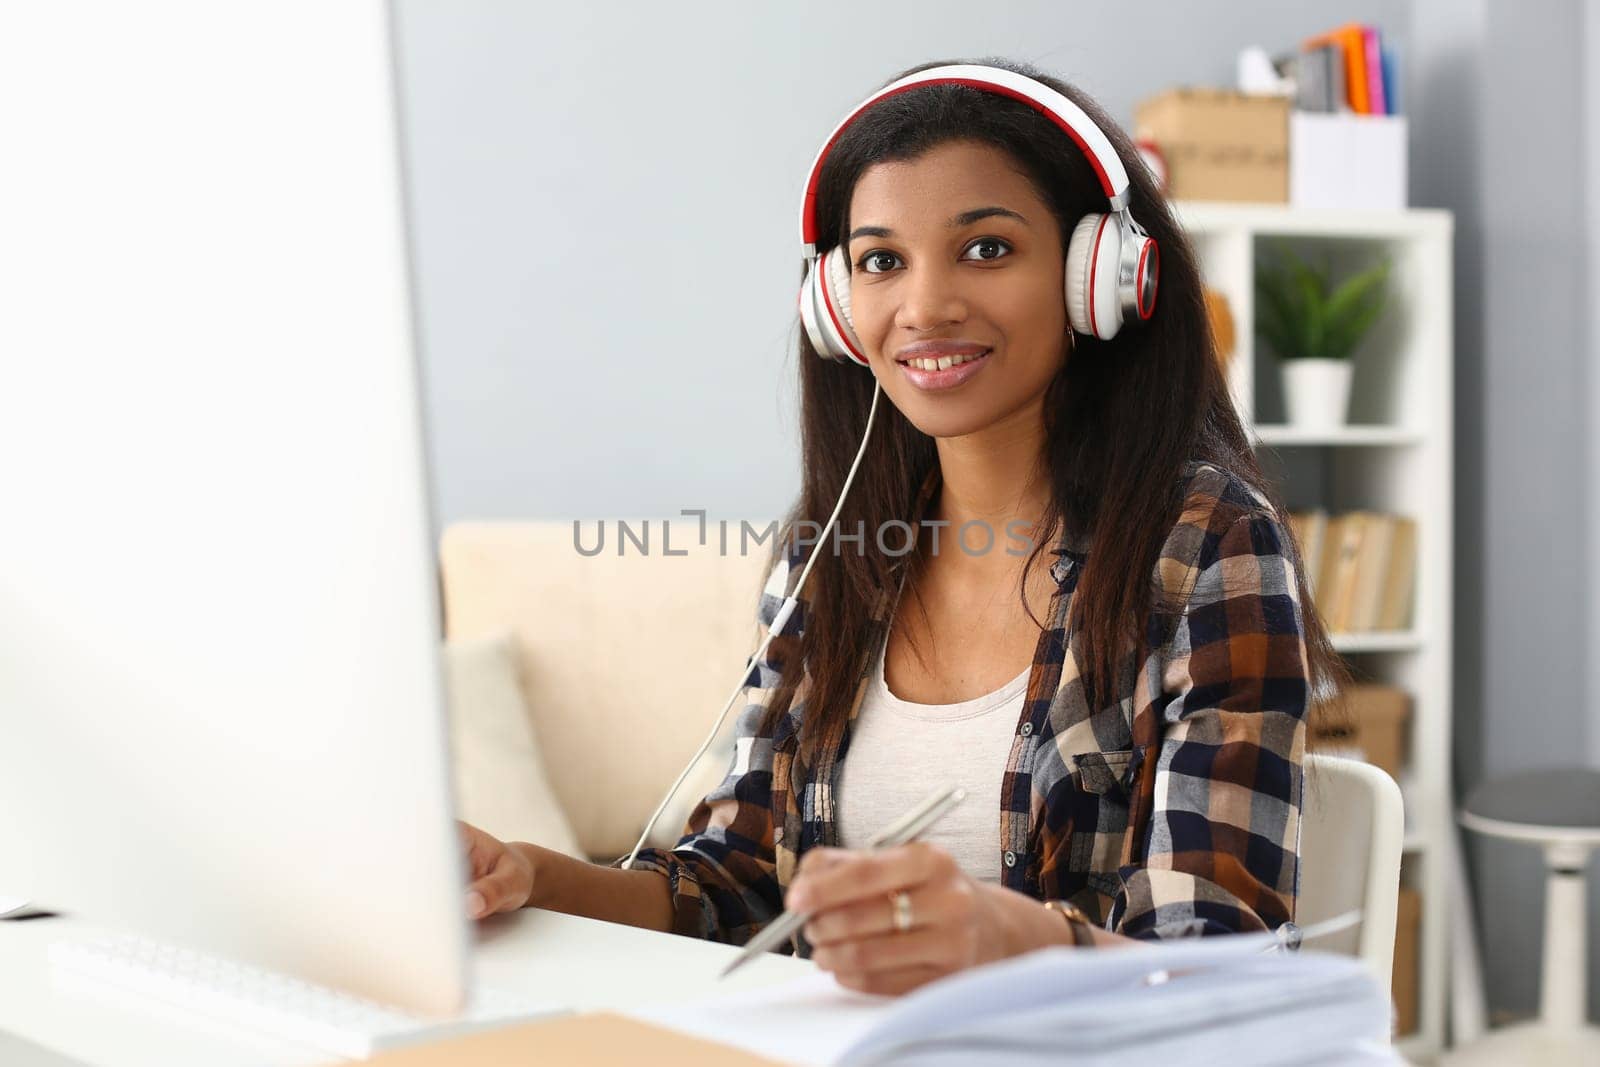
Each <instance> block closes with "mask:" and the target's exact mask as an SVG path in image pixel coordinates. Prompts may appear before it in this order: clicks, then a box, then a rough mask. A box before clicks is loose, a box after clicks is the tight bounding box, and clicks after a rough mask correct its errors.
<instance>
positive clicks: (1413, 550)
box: [1377, 515, 1417, 630]
mask: <svg viewBox="0 0 1600 1067" xmlns="http://www.w3.org/2000/svg"><path fill="white" fill-rule="evenodd" d="M1389 556H1390V562H1389V577H1388V579H1387V581H1386V583H1385V586H1384V593H1383V603H1382V605H1381V606H1380V607H1379V609H1378V624H1377V625H1378V629H1380V630H1406V629H1410V627H1411V602H1412V599H1413V595H1412V594H1413V592H1414V591H1415V589H1416V581H1417V521H1416V520H1415V519H1410V518H1406V517H1405V516H1404V515H1398V516H1396V517H1395V526H1394V544H1393V545H1392V546H1391V548H1390V553H1389Z"/></svg>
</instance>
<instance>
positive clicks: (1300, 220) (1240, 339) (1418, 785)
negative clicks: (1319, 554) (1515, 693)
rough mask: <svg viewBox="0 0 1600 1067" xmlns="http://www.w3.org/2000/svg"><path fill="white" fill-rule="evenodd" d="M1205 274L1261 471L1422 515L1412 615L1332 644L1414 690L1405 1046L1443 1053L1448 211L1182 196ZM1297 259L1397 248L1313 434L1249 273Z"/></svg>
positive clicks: (1295, 495)
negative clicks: (1414, 900) (1287, 406)
mask: <svg viewBox="0 0 1600 1067" xmlns="http://www.w3.org/2000/svg"><path fill="white" fill-rule="evenodd" d="M1175 209H1176V211H1177V215H1178V219H1179V222H1180V223H1182V225H1183V226H1184V228H1185V230H1186V231H1187V232H1188V233H1189V235H1190V237H1191V239H1192V240H1193V242H1194V245H1195V249H1196V252H1197V254H1198V256H1199V259H1200V265H1201V270H1202V273H1203V275H1204V277H1205V282H1206V284H1207V285H1208V286H1209V287H1211V288H1212V289H1215V290H1219V291H1220V292H1221V293H1222V294H1223V295H1224V296H1225V297H1226V298H1227V302H1228V306H1229V310H1230V312H1231V313H1232V316H1233V319H1234V329H1235V336H1236V341H1235V346H1234V351H1233V354H1232V356H1231V360H1230V363H1229V368H1228V370H1229V382H1230V385H1231V387H1232V390H1233V394H1234V399H1235V401H1236V402H1237V404H1238V407H1239V411H1240V413H1241V415H1242V416H1243V417H1244V420H1245V424H1246V426H1247V427H1248V428H1249V430H1250V432H1251V434H1252V437H1253V439H1254V440H1255V441H1256V442H1257V457H1258V458H1259V459H1260V460H1261V462H1262V465H1263V467H1264V469H1266V470H1267V472H1268V473H1269V474H1272V475H1274V477H1276V478H1278V479H1279V485H1280V489H1281V491H1282V492H1283V494H1284V496H1285V498H1286V500H1287V502H1288V504H1289V506H1290V507H1291V508H1292V509H1294V510H1302V509H1308V508H1311V507H1315V506H1319V505H1320V506H1323V507H1326V508H1328V510H1329V511H1330V513H1337V512H1342V511H1347V510H1354V509H1357V508H1366V509H1372V510H1377V511H1390V512H1395V513H1399V514H1403V515H1409V516H1411V517H1412V518H1415V519H1416V520H1417V573H1416V580H1417V586H1416V591H1415V599H1414V608H1413V616H1412V618H1413V625H1412V627H1411V628H1410V629H1408V630H1405V631H1401V632H1383V633H1351V634H1340V635H1336V636H1335V638H1334V644H1335V647H1336V648H1337V649H1338V650H1339V651H1340V653H1341V654H1343V655H1344V656H1345V657H1346V658H1347V660H1348V661H1349V663H1350V664H1351V667H1352V668H1353V670H1354V671H1355V673H1356V676H1357V678H1358V679H1363V680H1372V681H1380V682H1384V683H1386V684H1392V685H1397V686H1401V687H1403V688H1405V689H1406V690H1407V691H1408V692H1409V693H1410V694H1411V697H1412V714H1411V719H1410V722H1409V724H1408V725H1409V736H1408V738H1407V751H1408V757H1407V758H1408V767H1407V770H1406V773H1405V774H1403V775H1402V779H1403V781H1402V784H1403V786H1404V789H1405V799H1406V809H1407V828H1406V829H1407V832H1406V839H1405V851H1406V854H1405V858H1404V862H1403V867H1402V874H1401V878H1402V882H1403V884H1405V885H1407V886H1410V887H1412V888H1414V889H1416V890H1418V891H1419V892H1420V894H1421V899H1422V922H1421V937H1420V943H1419V946H1418V949H1419V952H1418V955H1419V964H1418V971H1419V975H1418V980H1419V989H1418V1029H1417V1030H1416V1031H1415V1032H1414V1033H1412V1034H1409V1035H1402V1036H1401V1038H1400V1039H1399V1042H1398V1047H1399V1049H1400V1051H1401V1053H1402V1054H1404V1055H1405V1056H1406V1057H1407V1058H1409V1059H1413V1060H1430V1059H1432V1058H1434V1057H1435V1056H1437V1055H1438V1053H1439V1052H1440V1051H1441V1049H1442V1046H1443V1041H1444V1033H1445V1007H1446V992H1447V990H1446V986H1447V983H1448V975H1449V969H1448V968H1449V961H1448V954H1447V947H1448V946H1447V936H1448V931H1449V929H1450V923H1449V912H1448V909H1449V904H1450V892H1449V888H1450V883H1449V877H1450V872H1449V870H1448V869H1447V867H1446V857H1447V856H1448V855H1449V852H1448V850H1447V849H1445V848H1444V847H1443V843H1444V842H1445V841H1446V840H1447V838H1446V835H1447V834H1449V833H1450V832H1451V829H1452V823H1451V821H1450V820H1451V818H1452V802H1451V793H1450V777H1449V775H1450V736H1451V709H1452V703H1451V695H1450V694H1451V690H1450V685H1451V655H1452V652H1451V619H1452V610H1453V604H1452V600H1453V596H1452V590H1451V551H1452V546H1453V544H1454V533H1453V529H1452V527H1453V510H1452V508H1453V500H1452V471H1453V467H1454V461H1453V455H1454V443H1453V438H1452V432H1453V430H1452V425H1451V412H1452V407H1451V393H1452V388H1453V386H1452V379H1453V373H1452V369H1453V365H1454V352H1453V340H1452V326H1451V324H1452V299H1453V296H1452V292H1453V285H1452V281H1451V242H1452V239H1453V231H1454V226H1453V219H1452V216H1451V214H1450V213H1449V212H1448V211H1440V210H1408V211H1399V212H1370V211H1359V212H1355V211H1349V212H1347V211H1305V210H1297V209H1293V208H1289V207H1287V206H1280V205H1256V204H1223V203H1201V202H1197V201H1179V202H1177V203H1176V204H1175ZM1280 240H1281V241H1284V242H1286V243H1287V244H1289V245H1290V246H1291V247H1292V248H1293V249H1294V250H1295V252H1296V254H1298V255H1301V256H1302V257H1304V256H1306V255H1312V256H1315V257H1318V258H1319V259H1320V258H1321V257H1323V256H1327V257H1328V260H1329V261H1330V262H1331V263H1332V264H1333V265H1334V267H1335V269H1336V270H1337V271H1339V272H1340V275H1341V276H1343V275H1344V274H1345V273H1346V272H1347V271H1349V270H1352V269H1355V268H1358V267H1360V266H1364V265H1367V264H1370V263H1372V262H1374V261H1375V260H1376V259H1377V258H1378V257H1379V256H1388V257H1390V259H1391V260H1392V262H1393V270H1392V272H1391V274H1390V288H1389V304H1388V307H1387V308H1386V310H1385V312H1384V314H1383V315H1382V317H1381V318H1380V319H1379V321H1378V323H1377V324H1376V325H1375V327H1374V328H1373V330H1372V332H1371V333H1370V334H1369V336H1368V337H1367V338H1366V339H1365V340H1364V341H1363V342H1362V345H1361V347H1360V348H1359V349H1358V350H1357V352H1356V353H1355V355H1354V357H1353V358H1354V363H1355V366H1354V372H1353V382H1352V387H1351V403H1350V424H1349V425H1348V426H1346V427H1344V428H1342V429H1340V430H1337V431H1334V432H1331V433H1329V432H1318V433H1307V432H1304V431H1301V430H1299V429H1297V428H1295V427H1293V426H1290V425H1287V420H1286V418H1285V413H1284V405H1283V401H1282V394H1281V389H1280V388H1279V379H1278V363H1277V360H1276V358H1275V357H1274V356H1273V355H1272V354H1271V353H1269V352H1264V351H1262V350H1261V349H1260V347H1258V345H1257V343H1256V337H1255V329H1254V323H1255V285H1254V272H1255V264H1256V261H1257V258H1258V255H1259V254H1260V253H1261V251H1262V250H1263V248H1264V247H1266V246H1267V244H1268V243H1270V242H1276V241H1280Z"/></svg>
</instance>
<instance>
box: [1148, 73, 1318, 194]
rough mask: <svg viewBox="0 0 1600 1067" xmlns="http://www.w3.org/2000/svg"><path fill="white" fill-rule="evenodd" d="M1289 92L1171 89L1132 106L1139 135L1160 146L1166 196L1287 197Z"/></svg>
mask: <svg viewBox="0 0 1600 1067" xmlns="http://www.w3.org/2000/svg"><path fill="white" fill-rule="evenodd" d="M1290 106H1291V102H1290V100H1289V98H1288V97H1286V96H1268V95H1263V94H1259V93H1240V92H1234V91H1233V90H1230V89H1206V88H1182V89H1169V90H1167V91H1166V92H1164V93H1161V94H1160V95H1158V96H1153V97H1151V98H1150V99H1148V100H1145V101H1143V102H1142V103H1140V104H1139V105H1138V106H1137V107H1136V108H1135V109H1134V137H1135V138H1140V139H1149V140H1151V141H1154V142H1155V143H1156V146H1157V147H1158V148H1159V149H1160V151H1161V154H1162V156H1163V157H1165V159H1166V165H1167V195H1168V196H1169V197H1173V198H1175V199H1179V200H1243V201H1252V202H1256V203H1273V204H1282V203H1287V202H1288V200H1289V109H1290Z"/></svg>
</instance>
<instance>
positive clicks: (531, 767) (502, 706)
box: [444, 629, 583, 857]
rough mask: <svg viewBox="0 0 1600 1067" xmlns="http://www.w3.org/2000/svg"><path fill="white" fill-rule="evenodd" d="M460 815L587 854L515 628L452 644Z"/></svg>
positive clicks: (503, 833) (450, 688) (513, 837)
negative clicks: (549, 749) (561, 792)
mask: <svg viewBox="0 0 1600 1067" xmlns="http://www.w3.org/2000/svg"><path fill="white" fill-rule="evenodd" d="M444 664H445V669H444V675H445V690H446V694H447V698H448V703H449V707H450V748H451V753H452V763H453V767H452V769H453V771H454V775H455V787H456V803H457V814H458V815H459V816H460V817H461V818H462V819H464V820H466V821H467V822H469V823H471V824H472V825H474V826H476V827H478V828H479V829H481V830H486V831H488V832H489V833H491V834H493V835H494V836H496V837H498V838H500V839H501V840H502V841H529V842H532V843H533V844H536V845H543V846H545V847H546V848H552V849H555V850H556V851H557V852H564V853H566V854H567V855H569V856H577V857H582V856H583V850H582V848H581V847H580V846H579V844H578V840H577V838H576V836H574V834H573V832H572V826H571V825H570V824H569V823H568V822H567V817H566V814H565V812H563V811H562V808H561V802H560V801H559V800H557V799H556V794H555V790H554V789H552V788H551V786H550V782H549V779H548V777H547V776H546V773H545V761H544V757H543V756H542V754H541V752H540V745H539V738H538V735H537V733H536V732H535V730H534V726H533V721H532V719H531V717H530V716H529V715H528V708H527V705H526V704H525V703H524V702H523V698H522V686H521V683H520V681H519V679H518V666H517V653H516V644H515V639H514V638H513V637H512V635H511V632H510V631H509V630H504V629H502V630H499V631H497V632H495V633H491V634H488V635H485V636H483V637H473V638H464V639H460V640H452V641H446V642H445V647H444Z"/></svg>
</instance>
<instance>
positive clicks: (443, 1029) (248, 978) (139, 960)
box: [50, 935, 569, 1059]
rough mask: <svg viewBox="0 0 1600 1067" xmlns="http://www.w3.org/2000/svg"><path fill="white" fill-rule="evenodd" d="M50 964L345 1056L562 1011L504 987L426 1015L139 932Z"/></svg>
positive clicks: (64, 945)
mask: <svg viewBox="0 0 1600 1067" xmlns="http://www.w3.org/2000/svg"><path fill="white" fill-rule="evenodd" d="M50 964H51V968H52V971H53V972H54V973H55V974H56V975H57V976H59V977H61V978H67V979H71V978H78V979H89V980H91V981H93V982H97V983H105V984H109V985H112V986H115V987H118V988H120V989H123V990H127V991H131V992H134V993H140V994H143V995H145V996H149V997H154V998H156V999H158V1000H161V1001H164V1002H165V1003H167V1004H169V1005H174V1006H176V1007H178V1008H180V1009H185V1010H188V1011H192V1012H195V1013H196V1014H200V1015H204V1016H207V1017H209V1018H211V1019H218V1020H221V1021H223V1022H228V1023H233V1024H235V1025H238V1026H242V1027H245V1028H247V1029H250V1030H256V1031H260V1032H263V1033H268V1034H271V1035H272V1036H274V1037H278V1038H283V1039H286V1040H289V1041H295V1042H299V1043H301V1044H304V1045H309V1046H311V1047H314V1048H318V1049H322V1050H323V1051H326V1052H331V1053H335V1054H337V1055H340V1056H348V1057H356V1058H362V1059H364V1058H366V1057H368V1056H371V1055H372V1054H374V1053H376V1052H380V1051H382V1050H384V1049H389V1048H398V1047H400V1046H402V1045H411V1044H417V1043H419V1042H423V1041H436V1040H439V1039H441V1038H445V1037H453V1036H456V1035H459V1034H464V1033H470V1032H472V1031H475V1030H487V1029H491V1028H494V1027H498V1026H508V1025H511V1024H513V1023H519V1022H528V1021H531V1020H533V1019H539V1018H545V1017H548V1016H553V1015H561V1014H565V1013H566V1012H567V1011H568V1010H569V1009H567V1008H565V1007H559V1006H553V1005H550V1004H534V1003H530V1002H529V1001H528V1000H527V999H526V998H521V997H516V996H512V995H510V994H507V993H505V992H503V991H495V990H482V989H480V990H476V991H475V992H474V994H473V998H472V1002H471V1004H469V1005H468V1007H467V1010H466V1011H465V1012H464V1013H463V1014H462V1015H461V1016H460V1017H458V1018H455V1019H444V1020H440V1019H424V1018H419V1017H417V1016H413V1015H407V1014H405V1013H404V1012H401V1011H398V1010H396V1009H394V1008H389V1007H386V1006H384V1005H382V1004H378V1003H375V1002H373V1001H370V1000H364V999H362V998H360V997H355V996H351V995H350V994H348V993H343V992H340V991H339V990H337V989H330V988H328V987H327V986H320V985H313V984H312V983H310V982H305V981H301V980H300V979H298V978H292V977H289V976H288V975H283V974H278V973H276V972H273V971H268V970H265V969H262V968H259V967H253V966H249V965H247V964H241V963H235V962H233V961H231V960H226V959H222V958H220V957H217V956H209V955H206V954H204V953H200V952H194V951H191V950H189V949H185V948H179V947H177V946H174V945H168V944H163V943H161V942H159V941H152V940H149V939H147V938H143V937H138V936H135V935H121V936H115V937H106V938H100V939H95V940H91V941H58V942H56V943H54V944H52V945H51V946H50Z"/></svg>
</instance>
